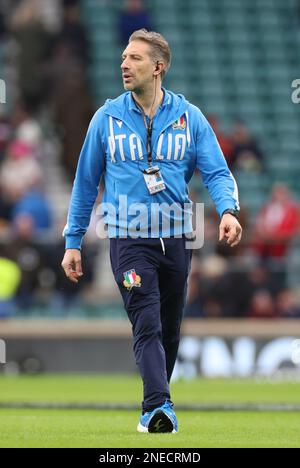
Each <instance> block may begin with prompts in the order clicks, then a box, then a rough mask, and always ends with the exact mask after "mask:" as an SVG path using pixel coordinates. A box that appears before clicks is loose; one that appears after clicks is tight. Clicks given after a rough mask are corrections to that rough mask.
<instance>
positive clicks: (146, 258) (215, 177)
mask: <svg viewBox="0 0 300 468" xmlns="http://www.w3.org/2000/svg"><path fill="white" fill-rule="evenodd" d="M170 61H171V53H170V48H169V45H168V43H167V42H166V40H165V39H164V38H163V37H162V36H161V35H160V34H158V33H155V32H147V31H146V30H138V31H135V32H134V33H133V34H132V35H131V36H130V38H129V44H128V46H127V47H126V49H125V50H124V52H123V55H122V64H121V69H122V76H123V83H124V88H125V90H126V91H127V92H126V93H124V94H122V95H121V96H119V97H118V98H116V99H114V100H108V101H107V102H106V103H105V105H104V106H103V107H101V108H100V109H99V110H98V111H97V112H96V114H95V116H94V117H93V119H92V121H91V124H90V126H89V129H88V132H87V136H86V139H85V142H84V145H83V148H82V151H81V155H80V159H79V163H78V168H77V174H76V178H75V182H74V187H73V193H72V200H71V204H70V210H69V215H68V224H67V226H66V228H65V232H64V234H65V237H66V249H67V250H66V254H65V257H64V259H63V262H62V266H63V268H64V270H65V272H66V275H67V276H68V277H69V279H70V280H71V281H74V282H78V279H79V278H80V276H82V274H83V273H82V270H81V255H80V246H81V239H82V236H83V234H84V233H85V232H86V229H87V226H88V223H89V219H90V213H91V210H92V208H93V204H94V201H95V198H96V196H97V192H98V186H99V180H100V177H101V176H102V175H103V177H104V183H105V193H104V198H103V200H104V202H106V203H108V204H110V205H112V206H113V207H114V208H115V210H111V209H108V210H107V212H106V222H107V225H108V234H109V237H110V257H111V265H112V270H113V273H114V277H115V280H116V282H117V284H118V287H119V289H120V292H121V295H122V298H123V302H124V306H125V308H126V311H127V314H128V317H129V319H130V321H131V324H132V330H133V341H134V353H135V358H136V362H137V365H138V367H139V370H140V373H141V376H142V379H143V383H144V400H143V403H142V410H143V411H142V415H141V418H140V422H139V424H138V428H137V429H138V431H139V432H177V430H178V424H177V419H176V415H175V413H174V411H173V403H172V401H171V398H170V390H169V382H170V379H171V375H172V371H173V368H174V365H175V361H176V356H177V350H178V344H179V333H180V324H181V320H182V314H183V307H184V303H185V297H186V285H187V277H188V273H189V269H190V262H191V252H192V250H191V249H187V248H186V238H188V237H189V235H190V234H191V232H192V225H191V222H190V220H191V213H190V212H189V210H186V209H185V208H184V207H185V205H186V204H188V203H191V202H190V200H189V197H188V188H187V184H188V182H189V180H190V179H191V177H192V174H193V172H194V170H195V168H196V167H198V168H199V169H200V171H201V173H202V177H203V180H204V183H205V185H206V186H207V187H208V189H209V191H210V194H211V196H212V198H213V200H214V202H215V204H216V208H217V211H218V213H219V214H220V216H221V224H220V240H222V239H224V238H227V242H228V243H229V244H230V245H231V246H234V245H236V244H237V243H238V242H239V241H240V238H241V232H242V230H241V226H240V225H239V223H238V221H237V219H236V214H237V210H238V200H237V188H236V184H235V181H234V179H233V177H232V175H231V173H230V171H229V170H228V167H227V165H226V162H225V160H224V157H223V155H222V152H221V150H220V147H219V145H218V143H217V140H216V138H215V135H214V133H213V131H212V129H211V127H210V126H209V124H208V122H207V121H206V119H205V117H204V116H203V115H202V113H201V112H200V110H199V109H198V108H196V107H195V106H193V105H192V104H190V103H189V102H187V101H186V100H185V98H184V97H183V96H181V95H175V94H174V93H172V92H170V91H168V90H166V89H164V88H162V86H161V82H162V78H163V77H164V75H165V73H166V72H167V70H168V68H169V66H170ZM124 195H126V196H127V198H126V202H127V204H128V206H132V205H134V204H135V205H137V204H138V206H139V207H141V212H143V216H142V217H141V218H140V226H139V228H137V227H136V229H133V231H134V234H135V235H134V236H131V237H130V236H128V232H129V231H130V228H132V225H133V224H134V219H133V218H132V213H130V210H128V212H127V216H125V217H124V214H123V211H124V210H123V208H124V207H123V206H121V205H122V204H124V200H123V199H122V200H121V196H123V197H124ZM120 200H121V201H120ZM174 203H175V205H176V206H179V207H181V208H182V211H181V214H180V217H182V219H181V218H180V220H179V221H180V222H178V216H177V214H176V213H175V212H173V211H172V210H171V211H168V210H167V208H166V207H169V206H170V205H172V204H174ZM155 204H159V205H162V206H163V208H162V210H161V214H162V215H163V216H165V218H167V220H168V221H170V225H169V226H170V227H168V228H165V225H164V222H163V221H165V220H163V221H159V222H158V223H156V224H155V223H154V226H152V225H151V226H150V227H149V224H148V223H147V221H149V218H148V216H149V213H147V212H146V214H145V210H144V207H145V206H146V208H149V209H150V210H151V208H152V207H153V206H154V205H155ZM146 211H147V210H146ZM175 211H176V210H175ZM187 212H188V213H187ZM186 217H187V218H188V221H187V222H184V227H183V229H182V231H181V236H180V237H179V236H178V234H180V228H182V223H181V221H183V218H186ZM184 221H186V219H185V220H184ZM137 233H138V235H136V234H137Z"/></svg>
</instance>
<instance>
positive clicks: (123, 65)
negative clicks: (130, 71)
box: [121, 59, 128, 70]
mask: <svg viewBox="0 0 300 468" xmlns="http://www.w3.org/2000/svg"><path fill="white" fill-rule="evenodd" d="M127 68H128V65H127V62H126V59H124V60H123V62H122V63H121V69H122V70H125V69H127Z"/></svg>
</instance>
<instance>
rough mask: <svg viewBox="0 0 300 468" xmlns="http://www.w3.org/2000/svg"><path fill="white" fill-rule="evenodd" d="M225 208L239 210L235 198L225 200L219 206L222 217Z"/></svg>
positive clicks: (218, 210) (219, 213) (218, 209)
mask: <svg viewBox="0 0 300 468" xmlns="http://www.w3.org/2000/svg"><path fill="white" fill-rule="evenodd" d="M225 210H235V211H237V210H238V209H237V206H236V203H235V201H234V200H232V199H230V198H229V199H228V200H224V201H223V202H222V203H220V205H218V206H217V212H218V215H219V216H220V218H221V217H222V214H223V213H224V211H225Z"/></svg>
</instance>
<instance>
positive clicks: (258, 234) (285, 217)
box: [253, 183, 299, 259]
mask: <svg viewBox="0 0 300 468" xmlns="http://www.w3.org/2000/svg"><path fill="white" fill-rule="evenodd" d="M298 231H299V207H298V205H297V203H296V201H295V200H294V199H293V198H292V196H291V194H290V192H289V190H288V189H287V187H286V186H285V185H284V184H281V183H278V184H275V185H274V187H273V190H272V194H271V199H270V201H269V202H267V203H266V205H265V206H263V208H262V209H261V211H260V212H259V213H258V215H257V217H256V220H255V223H254V240H253V248H254V250H255V251H256V252H257V253H258V254H259V255H260V256H261V258H265V259H267V258H276V259H282V258H283V257H284V256H285V255H286V253H287V250H288V247H289V245H290V243H291V241H292V240H293V239H294V238H295V236H296V235H297V232H298Z"/></svg>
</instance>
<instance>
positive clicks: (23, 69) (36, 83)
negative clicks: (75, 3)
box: [10, 0, 51, 106]
mask: <svg viewBox="0 0 300 468" xmlns="http://www.w3.org/2000/svg"><path fill="white" fill-rule="evenodd" d="M41 4H42V2H40V1H39V0H22V1H21V2H20V3H18V4H17V6H16V8H15V10H14V12H13V16H12V19H11V23H10V27H11V30H12V32H13V35H14V37H15V39H16V40H17V43H18V48H19V52H18V64H17V65H18V74H19V86H20V90H21V95H22V96H23V97H24V98H25V100H26V101H28V102H30V103H31V104H32V105H35V106H38V105H39V104H40V103H41V101H42V99H43V92H44V90H45V89H44V74H43V72H42V68H43V62H44V61H45V60H46V58H47V56H48V54H49V48H50V42H51V36H50V35H49V33H48V32H47V30H46V28H45V26H44V24H43V22H42V13H41Z"/></svg>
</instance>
